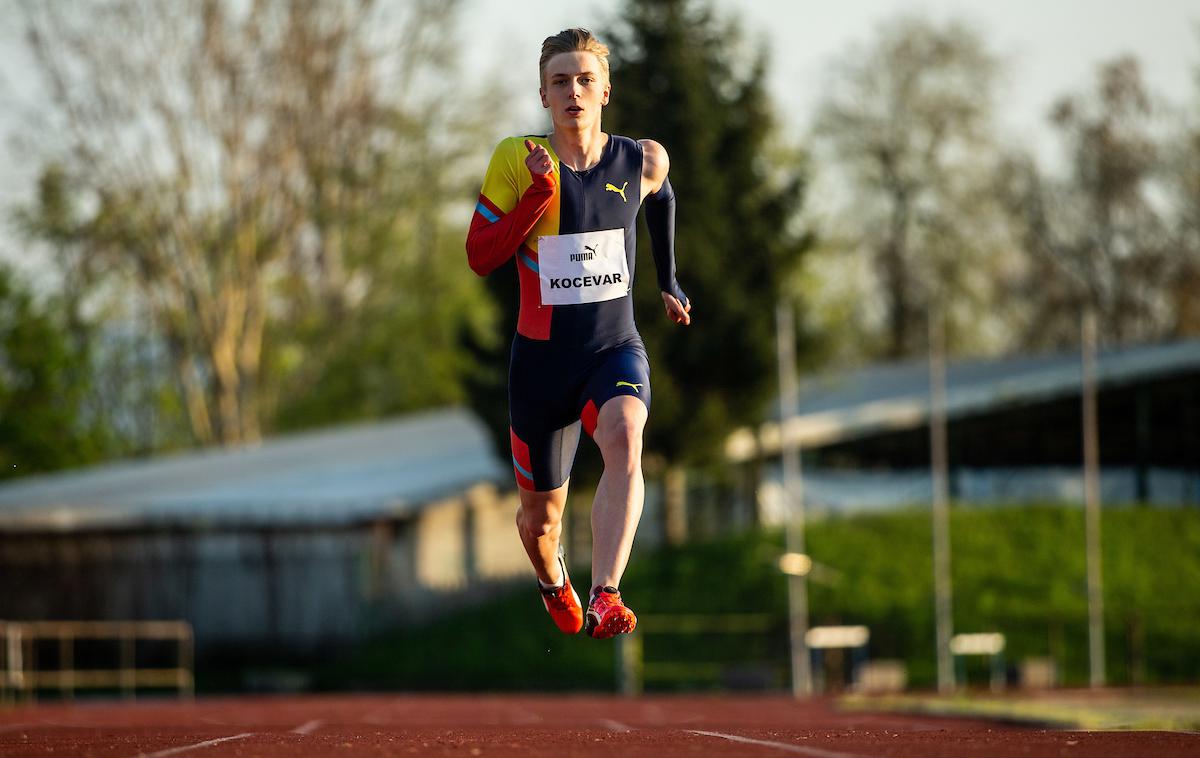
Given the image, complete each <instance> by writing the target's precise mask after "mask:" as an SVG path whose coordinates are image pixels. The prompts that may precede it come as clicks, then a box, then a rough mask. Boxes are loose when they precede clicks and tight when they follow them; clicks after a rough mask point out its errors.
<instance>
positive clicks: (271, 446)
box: [0, 409, 507, 531]
mask: <svg viewBox="0 0 1200 758" xmlns="http://www.w3.org/2000/svg"><path fill="white" fill-rule="evenodd" d="M505 476H507V469H506V468H505V467H504V466H503V465H501V462H500V460H499V459H497V457H496V454H495V451H494V450H493V448H492V444H491V441H490V440H489V438H488V435H487V432H486V430H485V429H484V428H483V426H482V424H481V423H480V422H479V421H478V420H477V419H476V418H475V417H474V416H473V415H472V414H470V413H469V412H467V411H465V410H462V409H448V410H440V411H433V412H426V413H419V414H415V415H411V416H406V417H404V418H401V419H397V420H393V421H386V422H377V423H370V424H361V425H355V426H343V427H337V428H334V429H329V430H325V431H319V432H314V433H307V434H297V435H294V436H287V437H281V438H277V439H272V440H268V441H265V442H262V443H261V444H259V445H254V446H247V447H243V448H237V449H214V450H204V451H197V452H187V453H181V454H177V455H171V456H166V457H159V458H153V459H148V460H144V461H126V462H119V463H110V464H104V465H100V466H95V467H90V468H86V469H78V470H74V471H67V472H62V473H55V474H48V475H41V476H31V477H28V478H24V479H18V480H14V481H10V482H7V483H4V484H0V529H6V530H63V531H73V530H83V529H89V530H90V529H107V528H134V527H145V526H165V525H171V526H190V527H215V526H230V525H238V526H249V525H258V526H261V525H269V524H270V525H281V524H286V525H288V526H316V525H322V526H329V525H336V524H339V523H352V522H356V521H362V520H366V519H372V518H377V517H380V516H388V515H392V516H397V515H398V516H403V515H406V514H409V513H412V512H415V511H416V510H418V509H419V508H420V507H421V506H422V505H424V504H426V503H428V502H430V501H432V500H438V499H441V498H445V497H450V496H453V495H456V494H459V493H461V492H463V491H464V490H466V489H467V488H468V487H470V486H472V485H474V484H476V483H479V482H484V481H491V482H497V481H501V480H502V478H503V477H505Z"/></svg>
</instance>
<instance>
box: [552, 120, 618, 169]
mask: <svg viewBox="0 0 1200 758" xmlns="http://www.w3.org/2000/svg"><path fill="white" fill-rule="evenodd" d="M607 144H608V135H607V134H605V133H604V132H602V131H600V124H599V123H597V124H596V125H595V126H594V127H592V128H590V129H581V130H578V131H575V130H570V131H568V130H557V129H556V130H555V131H554V132H552V133H551V134H550V146H551V147H552V148H554V152H555V154H556V155H557V156H558V160H559V161H560V162H561V163H564V164H566V166H567V167H568V168H570V169H571V170H572V171H586V170H587V169H589V168H591V167H592V166H595V165H596V164H597V163H599V162H600V158H601V156H603V155H604V146H605V145H607Z"/></svg>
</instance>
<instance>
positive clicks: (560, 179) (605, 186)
mask: <svg viewBox="0 0 1200 758" xmlns="http://www.w3.org/2000/svg"><path fill="white" fill-rule="evenodd" d="M526 139H529V140H532V141H533V142H534V143H535V144H538V145H542V146H543V147H545V148H546V149H547V151H549V152H550V156H551V158H552V162H553V171H552V172H551V173H550V174H536V175H535V174H531V173H530V171H529V169H528V168H527V167H526V165H525V157H526V156H527V155H528V152H529V151H528V150H527V148H526V146H525V140H526ZM641 182H642V146H641V144H639V143H638V142H637V141H635V140H632V139H629V138H628V137H619V136H616V135H612V136H610V137H609V139H608V141H607V143H606V144H605V147H604V150H603V154H602V156H601V158H600V160H599V161H598V162H597V163H596V164H595V165H594V166H592V167H591V168H588V169H586V170H583V171H575V170H573V169H571V168H570V167H568V166H563V165H561V164H560V162H559V160H558V157H557V156H556V155H555V154H554V150H553V148H551V147H550V142H549V140H548V139H547V138H546V137H543V136H530V137H511V138H508V139H505V140H503V141H502V142H501V143H500V144H499V145H498V146H497V147H496V150H495V152H494V153H493V155H492V159H491V162H490V164H489V166H488V170H487V174H486V176H485V178H484V182H483V189H482V191H481V192H480V194H479V201H478V204H477V205H476V207H475V214H474V216H473V218H472V221H471V229H470V232H469V234H468V237H467V253H468V261H469V263H470V265H471V268H472V269H473V270H474V271H475V272H476V273H477V274H479V275H480V276H485V275H487V274H488V273H490V272H491V271H493V270H495V269H496V268H498V267H499V266H500V265H502V264H503V263H505V262H506V261H507V260H508V259H509V258H510V257H512V256H513V255H515V256H516V259H517V260H516V265H517V275H518V280H519V282H520V313H519V316H518V319H517V333H516V335H514V337H513V342H512V352H511V360H510V363H509V377H508V378H509V382H508V388H509V389H508V397H509V421H510V429H509V431H510V435H509V436H510V440H511V443H512V463H513V472H514V474H515V476H516V480H517V484H518V485H519V486H520V487H521V488H523V489H527V490H536V491H547V490H551V489H555V488H557V487H559V486H561V485H562V484H563V483H564V482H566V480H567V478H568V477H569V476H570V472H571V465H572V463H573V461H574V457H575V450H576V447H577V445H578V443H579V429H580V426H581V425H582V427H583V429H584V431H586V432H587V433H588V434H589V435H590V434H593V433H594V431H595V427H596V422H597V416H598V414H599V411H600V409H601V408H602V407H603V406H604V403H605V402H606V401H607V400H609V399H610V398H612V397H616V396H618V395H629V396H632V397H636V398H637V399H639V400H641V401H642V402H643V403H645V404H646V407H647V408H649V406H650V366H649V362H648V360H647V358H646V348H645V346H644V345H643V344H642V338H641V336H640V335H639V334H638V331H637V327H636V326H635V325H634V321H633V297H632V291H633V287H632V285H633V272H634V263H635V253H636V251H637V239H636V225H637V215H638V209H639V207H640V205H641V202H640V198H641ZM665 189H667V190H669V185H667V186H666V187H665ZM673 213H674V197H673V195H672V196H671V214H672V215H671V218H672V229H671V231H672V235H671V236H673ZM590 232H596V233H601V234H600V235H598V236H597V237H596V238H595V239H593V238H592V237H591V236H588V235H586V234H585V233H590ZM618 232H619V233H618ZM604 233H607V234H604ZM556 237H557V238H560V239H554V238H556ZM596 239H603V240H604V241H605V242H607V243H609V246H610V247H611V248H612V251H610V253H609V261H610V262H613V261H614V260H615V262H616V263H620V261H619V260H616V259H619V256H620V252H619V247H620V246H621V245H622V244H623V248H624V250H623V253H624V256H625V261H624V264H625V268H626V271H625V272H624V275H622V273H621V272H617V269H618V268H619V266H615V265H614V266H613V267H612V271H610V272H607V273H601V274H597V275H594V276H591V275H584V274H581V275H576V276H566V277H561V278H560V277H556V276H551V275H549V274H548V273H547V271H548V270H550V269H552V268H553V269H555V270H557V271H561V270H562V268H561V267H562V266H563V265H585V264H575V263H570V264H567V262H566V258H567V257H569V258H570V260H571V261H576V260H578V259H586V258H589V257H591V256H592V254H593V253H594V251H595V250H596V244H595V240H596ZM589 241H591V242H593V244H592V245H587V244H585V243H587V242H589ZM656 243H657V240H656ZM572 245H574V246H572ZM564 248H569V250H570V252H567V251H566V250H565V249H564ZM552 256H554V257H552ZM658 257H659V256H658V253H657V251H656V254H655V258H656V263H659V260H658ZM670 258H671V260H669V263H668V265H666V266H665V267H666V268H668V269H669V270H668V271H663V270H662V269H663V268H664V266H663V265H662V264H661V263H660V265H659V269H660V271H659V279H660V282H663V283H664V284H665V286H669V287H671V288H672V289H673V290H674V291H678V286H677V284H676V283H675V282H674V260H673V251H671V255H670ZM613 272H616V273H613ZM560 291H561V292H562V293H564V294H563V295H562V296H565V297H568V298H578V299H579V300H581V302H571V303H569V304H549V303H547V302H545V300H546V299H553V298H555V297H558V296H559V292H560ZM668 291H671V290H668ZM544 292H545V293H549V295H548V296H547V297H543V293H544ZM594 292H604V293H607V294H604V295H600V296H597V295H595V294H594ZM680 296H681V297H682V293H680ZM594 297H604V298H606V299H601V300H599V301H595V302H591V301H589V298H594Z"/></svg>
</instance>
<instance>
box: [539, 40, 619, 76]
mask: <svg viewBox="0 0 1200 758" xmlns="http://www.w3.org/2000/svg"><path fill="white" fill-rule="evenodd" d="M575 52H583V53H591V54H592V55H594V56H596V58H597V60H599V61H600V71H601V73H603V74H604V81H605V82H607V81H608V45H606V44H604V43H603V42H601V41H600V40H598V39H596V35H594V34H592V33H591V32H590V31H588V30H587V29H580V28H578V27H576V28H573V29H564V30H562V31H561V32H559V33H558V34H555V35H554V36H553V37H547V38H546V39H545V40H544V41H543V42H542V57H541V60H539V61H538V80H539V81H540V82H541V83H542V84H543V85H545V83H546V64H547V63H549V62H550V59H551V58H553V57H554V56H556V55H558V54H559V53H575Z"/></svg>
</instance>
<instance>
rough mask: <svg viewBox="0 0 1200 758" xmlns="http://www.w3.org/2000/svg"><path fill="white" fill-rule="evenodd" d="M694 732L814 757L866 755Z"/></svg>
mask: <svg viewBox="0 0 1200 758" xmlns="http://www.w3.org/2000/svg"><path fill="white" fill-rule="evenodd" d="M688 731H689V732H691V733H692V734H702V735H704V736H705V737H720V738H721V739H723V740H730V741H732V742H744V743H745V744H747V745H759V746H761V747H773V748H775V749H776V750H786V751H788V752H789V753H800V754H801V755H811V756H814V758H864V756H860V755H855V754H853V753H839V752H836V751H834V750H822V749H821V748H819V747H804V746H802V745H789V744H788V743H786V742H771V741H769V740H756V739H752V738H750V737H739V736H738V735H736V734H722V733H721V732H701V731H698V730H696V729H689V730H688Z"/></svg>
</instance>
